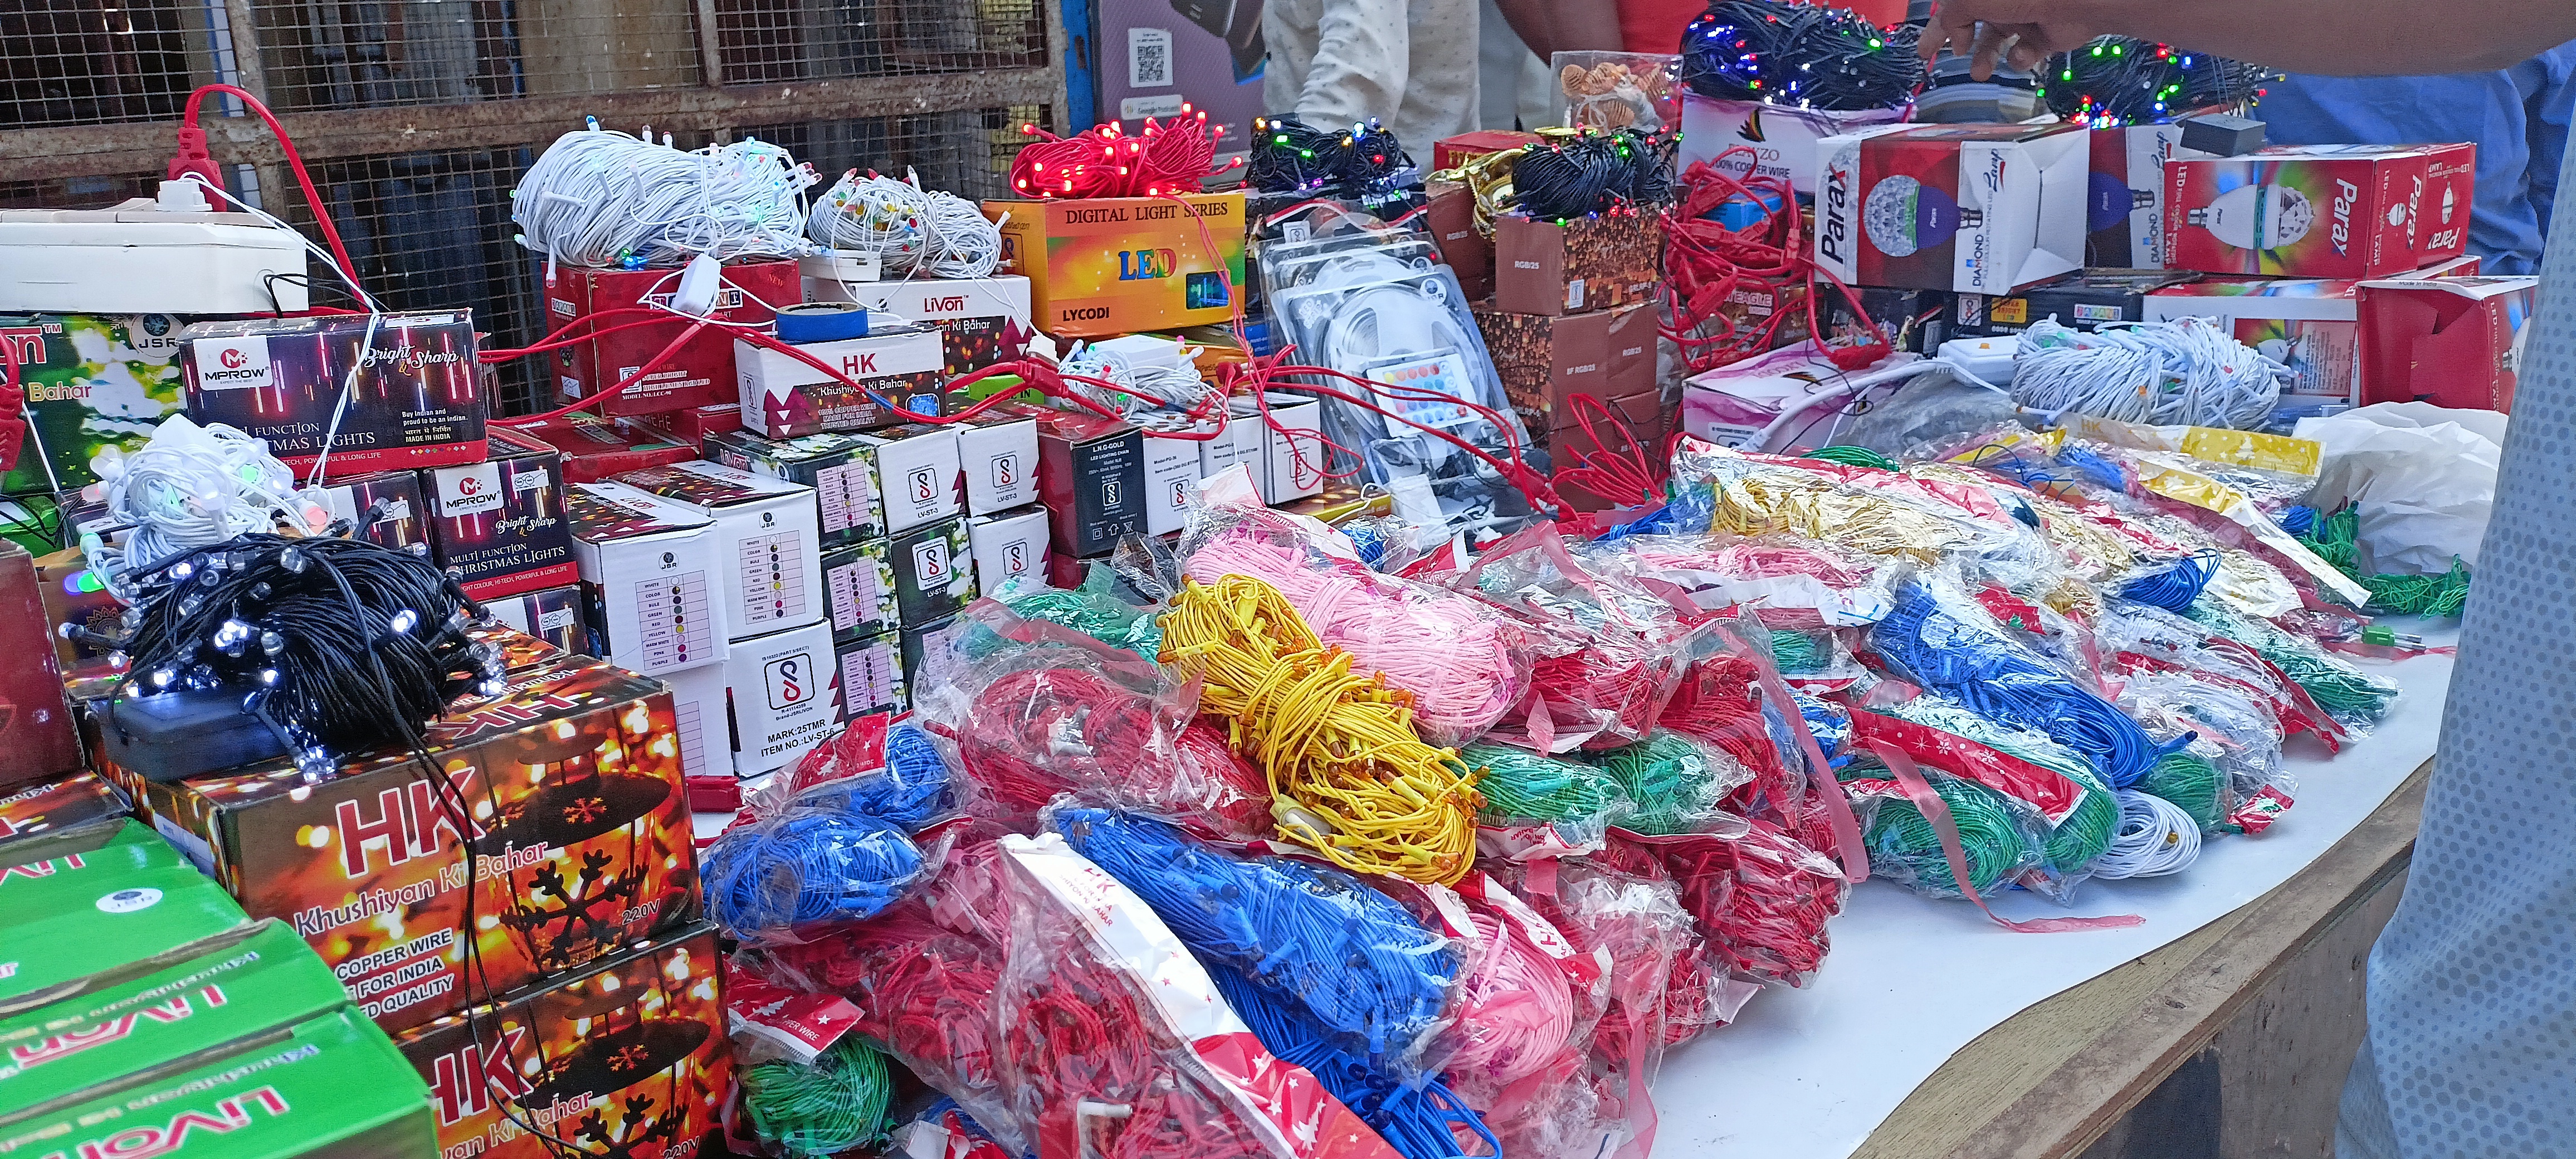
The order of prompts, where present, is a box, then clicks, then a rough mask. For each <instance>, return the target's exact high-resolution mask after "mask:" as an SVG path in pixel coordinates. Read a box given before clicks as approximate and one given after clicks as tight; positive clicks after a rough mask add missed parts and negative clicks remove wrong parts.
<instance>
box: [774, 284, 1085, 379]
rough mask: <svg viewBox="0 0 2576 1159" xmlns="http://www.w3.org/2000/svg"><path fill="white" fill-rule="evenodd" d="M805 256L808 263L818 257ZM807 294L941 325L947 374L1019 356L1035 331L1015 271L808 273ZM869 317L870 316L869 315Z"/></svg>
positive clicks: (1026, 286)
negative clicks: (891, 275)
mask: <svg viewBox="0 0 2576 1159" xmlns="http://www.w3.org/2000/svg"><path fill="white" fill-rule="evenodd" d="M804 260H805V262H806V263H807V265H808V266H809V268H810V267H811V265H812V264H813V263H814V262H816V261H817V259H814V258H806V259H804ZM825 260H828V259H825ZM805 300H806V301H808V302H856V303H858V304H859V305H862V306H865V307H867V308H868V309H869V310H870V311H876V312H883V313H887V314H892V315H894V316H895V317H897V318H902V319H904V320H906V321H910V322H915V323H918V324H921V325H924V326H928V327H930V328H932V329H934V330H937V331H939V333H940V347H941V349H942V350H943V351H944V358H945V360H946V361H945V365H944V367H943V369H944V370H945V372H946V373H947V375H948V376H949V377H950V378H955V377H957V376H958V375H961V374H970V373H973V372H974V371H978V370H982V369H984V368H985V367H987V366H992V365H995V364H997V363H1003V362H1014V361H1017V360H1019V359H1020V358H1022V357H1024V356H1026V355H1027V354H1028V350H1029V342H1030V341H1031V340H1033V339H1035V338H1036V337H1037V336H1038V335H1037V330H1036V329H1035V328H1033V327H1032V326H1030V324H1029V321H1030V318H1031V317H1032V315H1031V314H1030V313H1029V280H1028V279H1027V278H1024V277H1021V276H1019V275H1017V274H995V275H993V276H992V277H989V278H908V279H904V280H900V281H892V282H842V281H836V280H833V279H831V278H828V277H827V278H816V277H814V276H812V275H811V274H810V273H809V274H808V275H807V276H806V278H805ZM870 320H871V321H874V318H873V316H871V318H870ZM914 409H916V410H918V409H919V408H917V407H916V408H914ZM924 413H927V412H924Z"/></svg>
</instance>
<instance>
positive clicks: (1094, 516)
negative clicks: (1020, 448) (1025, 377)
mask: <svg viewBox="0 0 2576 1159" xmlns="http://www.w3.org/2000/svg"><path fill="white" fill-rule="evenodd" d="M994 410H995V411H999V412H1003V413H1008V414H1019V415H1027V416H1029V417H1031V418H1034V419H1036V420H1038V493H1039V494H1040V495H1042V496H1044V497H1045V499H1046V509H1047V513H1048V515H1049V516H1050V518H1051V521H1052V526H1053V529H1054V532H1055V549H1056V550H1057V551H1058V552H1060V553H1062V554H1064V555H1068V556H1085V555H1099V554H1101V553H1102V552H1105V551H1108V550H1109V549H1110V548H1113V547H1116V546H1117V545H1118V540H1119V538H1120V537H1122V536H1127V535H1133V534H1136V533H1138V532H1141V531H1143V530H1144V529H1145V439H1144V433H1143V432H1141V431H1139V430H1137V429H1136V428H1135V427H1134V426H1132V425H1130V424H1128V423H1123V422H1119V421H1117V420H1116V419H1105V418H1101V417H1098V416H1096V415H1088V414H1079V415H1078V414H1074V413H1071V412H1069V411H1059V410H1050V409H1048V408H1046V407H1041V406H1031V405H1029V404H1027V403H1019V402H1006V403H1003V404H1001V405H1000V406H997V407H995V408H994Z"/></svg>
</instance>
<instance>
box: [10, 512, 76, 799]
mask: <svg viewBox="0 0 2576 1159" xmlns="http://www.w3.org/2000/svg"><path fill="white" fill-rule="evenodd" d="M37 583H38V581H37V579H36V560H35V557H34V556H31V555H28V554H27V549H26V548H23V547H20V546H18V545H17V544H15V543H12V542H9V541H7V540H0V656H14V657H16V659H14V660H11V661H9V663H8V664H7V665H5V666H0V703H5V705H6V711H0V789H8V788H11V787H13V786H17V785H23V784H26V783H28V782H31V781H42V780H48V779H51V778H53V777H56V776H59V775H61V774H63V773H68V772H71V771H72V770H74V769H77V768H79V767H81V745H80V734H79V732H78V731H77V729H76V728H75V727H74V726H73V724H72V714H71V706H70V704H68V703H67V702H66V701H65V700H64V698H63V672H62V669H61V668H60V667H59V666H58V663H59V662H58V661H57V659H56V658H55V656H54V640H55V637H54V633H53V630H52V626H51V621H49V620H48V619H47V618H46V616H45V600H44V596H43V595H42V594H41V593H39V592H38V591H37V590H36V587H37Z"/></svg>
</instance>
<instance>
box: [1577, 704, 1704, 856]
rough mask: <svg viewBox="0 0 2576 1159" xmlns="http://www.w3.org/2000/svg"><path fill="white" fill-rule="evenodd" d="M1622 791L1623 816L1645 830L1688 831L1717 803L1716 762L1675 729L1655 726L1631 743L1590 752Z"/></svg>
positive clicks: (1632, 825)
mask: <svg viewBox="0 0 2576 1159" xmlns="http://www.w3.org/2000/svg"><path fill="white" fill-rule="evenodd" d="M1592 761H1593V763H1594V764H1595V765H1597V766H1599V767H1600V769H1601V771H1602V772H1604V773H1607V774H1609V776H1610V779H1611V780H1612V781H1613V782H1615V783H1617V785H1618V786H1619V790H1620V791H1621V792H1623V793H1625V794H1627V797H1628V800H1629V802H1630V803H1631V804H1632V806H1633V807H1634V811H1633V812H1631V813H1630V814H1629V815H1628V819H1627V820H1626V821H1624V822H1622V825H1623V826H1624V827H1626V828H1627V829H1629V830H1631V831H1634V832H1638V833H1644V834H1647V835H1649V836H1662V835H1664V834H1668V833H1688V832H1690V831H1691V830H1692V829H1693V828H1694V827H1696V826H1697V825H1698V823H1699V822H1700V821H1701V820H1703V819H1705V818H1706V817H1707V816H1708V814H1709V811H1710V810H1711V809H1712V808H1714V807H1715V806H1716V804H1717V802H1716V801H1715V800H1713V799H1712V798H1713V797H1714V796H1715V793H1714V792H1713V790H1714V789H1715V788H1716V784H1717V773H1718V770H1717V767H1716V766H1715V765H1714V764H1713V763H1711V761H1710V760H1709V755H1708V752H1707V751H1706V750H1704V749H1702V748H1700V747H1699V746H1698V745H1697V744H1694V743H1692V742H1691V741H1690V740H1689V739H1688V738H1686V737H1683V736H1681V735H1680V734H1678V733H1671V732H1665V731H1663V730H1660V729H1658V730H1656V731H1655V732H1653V733H1650V734H1648V735H1647V737H1646V739H1644V740H1641V741H1638V742H1637V743H1635V744H1632V745H1626V746H1622V747H1620V748H1615V749H1607V750H1604V751H1602V752H1600V753H1598V754H1595V755H1594V756H1593V758H1592Z"/></svg>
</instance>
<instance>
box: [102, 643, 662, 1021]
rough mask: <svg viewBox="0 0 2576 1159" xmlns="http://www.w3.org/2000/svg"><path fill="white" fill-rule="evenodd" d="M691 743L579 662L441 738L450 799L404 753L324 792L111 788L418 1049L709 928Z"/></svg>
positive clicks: (232, 784) (261, 770) (289, 786)
mask: <svg viewBox="0 0 2576 1159" xmlns="http://www.w3.org/2000/svg"><path fill="white" fill-rule="evenodd" d="M674 731H675V730H674V723H673V718H672V710H671V694H670V693H669V692H668V691H666V690H665V689H663V687H662V686H661V684H660V683H658V682H656V681H654V680H651V679H648V678H645V677H641V676H637V675H635V674H633V673H631V672H624V671H620V670H618V669H616V668H612V667H610V666H608V665H606V664H602V663H599V662H598V661H595V660H588V659H580V658H574V659H566V660H560V661H557V662H555V663H552V664H543V665H539V666H537V667H535V668H531V669H527V670H525V671H521V672H516V673H512V674H511V675H510V676H509V677H508V678H507V683H506V685H505V687H504V688H503V689H502V691H501V693H500V695H498V696H493V697H483V696H467V697H464V698H461V699H459V700H458V701H457V702H456V703H455V704H453V705H450V706H449V708H448V710H447V712H446V713H445V714H443V715H441V716H440V717H439V718H438V719H436V720H434V721H431V722H430V725H429V728H428V730H427V734H428V735H427V737H426V738H425V745H426V747H427V748H428V749H429V752H430V759H431V760H432V762H434V764H435V765H436V767H437V769H438V774H437V776H438V778H440V779H443V781H444V783H443V784H442V783H437V781H435V780H433V779H432V778H431V777H430V776H429V775H427V774H425V773H424V772H423V770H422V768H421V765H420V762H419V761H418V760H417V759H416V758H415V757H413V756H412V755H411V754H409V753H395V752H385V753H379V754H374V755H370V756H367V757H363V758H360V759H358V760H355V761H352V762H350V763H348V764H347V765H345V766H344V767H343V768H342V770H341V775H340V776H339V777H337V778H335V779H333V780H330V781H327V782H325V783H323V784H320V785H314V784H310V783H308V782H307V781H306V780H305V778H304V777H303V775H302V774H300V773H298V772H297V771H296V770H295V767H294V765H293V764H291V763H289V762H287V761H284V760H282V759H280V760H276V761H272V762H269V763H267V764H263V765H258V766H253V767H251V768H249V769H247V770H245V771H241V772H236V773H227V774H224V775H221V776H214V777H199V778H196V779H194V780H189V781H178V782H170V783H164V784H149V783H141V784H138V783H135V779H134V778H132V777H131V776H130V775H121V774H117V773H114V772H112V773H111V775H112V776H117V777H118V779H119V780H120V782H121V783H123V784H124V787H125V789H126V790H127V791H128V792H130V793H134V794H135V795H136V797H137V799H139V800H141V801H143V802H145V803H146V806H147V808H148V809H149V811H150V812H151V814H152V819H153V824H154V825H155V826H156V827H158V828H159V829H160V830H161V831H162V832H163V833H164V834H165V835H168V836H170V837H171V839H172V840H173V841H176V842H178V843H179V844H181V845H182V846H183V847H185V848H186V849H188V851H189V852H190V853H191V854H192V855H193V856H194V857H196V858H198V859H199V860H200V861H201V862H202V863H203V868H204V869H205V870H206V872H208V873H210V874H212V875H214V877H215V878H216V879H217V880H219V881H221V882H222V883H223V884H224V887H225V888H226V889H229V890H231V891H232V892H233V894H234V895H235V896H236V897H238V898H240V899H241V902H242V907H243V908H244V909H246V910H248V911H250V913H251V914H252V916H254V917H274V918H279V919H282V920H284V921H286V922H288V923H289V924H291V925H293V926H294V927H295V930H296V932H297V933H298V934H301V935H302V936H303V938H304V940H305V941H306V942H307V943H308V944H310V945H311V946H312V947H313V949H314V950H315V951H316V952H318V953H320V954H321V955H322V960H323V961H324V962H326V963H328V964H329V965H330V966H331V969H332V972H333V973H334V974H336V975H338V976H339V978H340V981H341V983H342V985H344V986H346V987H347V988H348V991H349V999H350V1001H352V1002H355V1003H357V1004H358V1005H359V1007H360V1009H362V1010H363V1011H364V1012H365V1013H366V1014H367V1015H368V1016H369V1017H372V1018H374V1019H375V1020H376V1021H377V1022H378V1023H380V1024H382V1025H383V1026H384V1027H385V1028H386V1029H388V1030H400V1029H403V1028H405V1027H410V1026H417V1025H420V1024H421V1023H424V1022H427V1021H429V1020H430V1019H433V1018H436V1017H438V1016H439V1015H441V1014H445V1013H447V1012H449V1011H452V1010H455V1009H458V1008H460V1007H462V1006H465V1005H468V1004H471V1003H474V1002H479V1001H483V1000H486V999H488V998H489V997H491V996H492V995H494V994H506V993H510V992H513V991H517V990H520V989H522V988H525V987H527V986H530V985H535V984H537V983H540V982H543V981H545V980H547V979H548V978H551V977H557V976H560V975H562V974H565V973H568V972H570V971H572V970H573V969H575V968H577V967H579V966H581V965H582V964H584V963H586V962H589V961H591V960H592V959H594V958H598V957H601V956H603V955H607V954H610V953H614V952H615V951H617V950H619V949H621V948H623V947H625V946H627V945H629V944H631V943H633V942H635V941H637V940H640V939H643V938H647V937H652V936H654V935H656V934H660V933H663V932H666V931H669V930H672V929H676V928H678V927H680V926H682V925H684V924H686V923H688V922H690V921H693V920H695V919H696V918H697V916H698V888H697V867H696V851H695V846H694V845H693V844H692V843H691V841H690V833H689V810H688V803H687V801H686V800H685V799H684V798H683V796H682V794H681V790H680V754H679V745H678V741H677V739H676V738H675V735H674ZM469 840H470V841H473V842H474V843H475V849H476V857H475V865H474V870H473V874H472V876H471V878H469V877H468V874H467V866H466V856H465V842H466V841H469ZM469 908H470V909H471V910H472V915H473V916H472V921H471V923H470V924H469V923H468V920H467V911H468V909H469ZM460 930H471V931H472V933H471V936H472V937H473V938H474V943H475V944H474V949H475V951H476V953H477V954H479V955H480V960H481V974H480V975H470V974H468V972H467V970H466V967H465V965H464V958H465V946H464V945H463V944H462V942H461V940H460V935H459V931H460ZM486 979H488V980H489V983H490V990H489V991H488V992H487V991H485V990H484V989H483V982H484V981H485V980H486Z"/></svg>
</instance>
